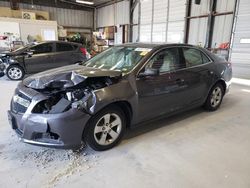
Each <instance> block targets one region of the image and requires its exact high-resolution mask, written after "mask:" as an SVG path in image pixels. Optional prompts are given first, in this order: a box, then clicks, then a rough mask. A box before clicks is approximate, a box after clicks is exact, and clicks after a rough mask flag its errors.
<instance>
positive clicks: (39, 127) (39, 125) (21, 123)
mask: <svg viewBox="0 0 250 188" xmlns="http://www.w3.org/2000/svg"><path fill="white" fill-rule="evenodd" d="M17 90H18V92H20V93H22V92H24V93H25V95H26V96H27V97H30V98H31V103H30V105H29V107H27V109H22V108H23V106H20V105H19V104H15V101H13V100H12V102H11V110H9V111H8V118H9V122H10V124H11V126H12V128H13V129H14V130H15V131H16V133H17V135H18V136H19V137H20V139H21V140H22V141H23V142H25V143H29V144H34V145H40V146H47V147H54V148H64V149H70V148H79V147H80V146H81V145H82V134H83V130H84V127H85V125H86V123H87V122H88V120H89V119H90V117H91V116H90V115H89V114H87V113H84V112H83V111H81V110H78V109H74V108H71V109H69V110H67V111H65V112H62V113H57V114H41V113H31V111H32V108H33V107H34V106H35V103H37V98H42V97H41V96H39V95H40V93H38V92H36V91H35V90H32V89H30V88H27V87H24V86H20V85H19V88H18V89H17Z"/></svg>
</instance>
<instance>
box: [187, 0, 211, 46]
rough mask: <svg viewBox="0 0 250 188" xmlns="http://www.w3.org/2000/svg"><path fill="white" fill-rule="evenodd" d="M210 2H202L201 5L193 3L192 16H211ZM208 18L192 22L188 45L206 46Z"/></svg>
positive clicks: (196, 19)
mask: <svg viewBox="0 0 250 188" xmlns="http://www.w3.org/2000/svg"><path fill="white" fill-rule="evenodd" d="M209 2H210V0H202V1H201V3H200V5H197V4H195V3H194V1H192V5H191V14H190V16H191V17H192V16H200V15H207V14H209ZM207 22H208V17H203V18H195V19H191V20H190V26H189V36H188V43H189V44H193V45H200V46H204V45H205V42H206V32H207Z"/></svg>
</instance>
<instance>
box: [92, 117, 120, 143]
mask: <svg viewBox="0 0 250 188" xmlns="http://www.w3.org/2000/svg"><path fill="white" fill-rule="evenodd" d="M121 130H122V120H121V118H120V117H119V116H118V115H117V114H115V113H108V114H105V115H104V116H102V117H101V118H100V119H99V120H98V122H97V123H96V125H95V128H94V138H95V141H96V142H97V143H98V144H100V145H103V146H105V145H109V144H111V143H113V142H114V141H115V140H116V139H117V138H118V137H119V135H120V134H121Z"/></svg>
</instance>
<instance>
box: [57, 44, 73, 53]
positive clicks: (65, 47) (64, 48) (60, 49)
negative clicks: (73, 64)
mask: <svg viewBox="0 0 250 188" xmlns="http://www.w3.org/2000/svg"><path fill="white" fill-rule="evenodd" d="M73 50H74V49H73V47H72V46H71V45H70V44H64V43H56V51H57V52H66V51H73Z"/></svg>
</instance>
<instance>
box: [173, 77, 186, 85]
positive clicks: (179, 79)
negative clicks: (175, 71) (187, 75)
mask: <svg viewBox="0 0 250 188" xmlns="http://www.w3.org/2000/svg"><path fill="white" fill-rule="evenodd" d="M175 82H176V83H177V84H183V83H184V82H185V80H184V79H182V78H178V79H177V80H175Z"/></svg>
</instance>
